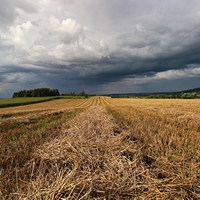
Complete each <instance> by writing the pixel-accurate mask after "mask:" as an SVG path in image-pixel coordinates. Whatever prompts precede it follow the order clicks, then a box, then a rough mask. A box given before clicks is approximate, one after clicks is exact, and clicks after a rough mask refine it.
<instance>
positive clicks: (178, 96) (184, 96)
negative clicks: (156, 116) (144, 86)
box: [146, 92, 199, 99]
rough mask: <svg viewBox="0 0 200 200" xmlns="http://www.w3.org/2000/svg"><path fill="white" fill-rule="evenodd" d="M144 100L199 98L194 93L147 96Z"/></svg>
mask: <svg viewBox="0 0 200 200" xmlns="http://www.w3.org/2000/svg"><path fill="white" fill-rule="evenodd" d="M146 98H148V99H196V98H199V95H198V94H197V93H196V92H190V93H176V94H157V95H156V94H154V95H149V96H147V97H146Z"/></svg>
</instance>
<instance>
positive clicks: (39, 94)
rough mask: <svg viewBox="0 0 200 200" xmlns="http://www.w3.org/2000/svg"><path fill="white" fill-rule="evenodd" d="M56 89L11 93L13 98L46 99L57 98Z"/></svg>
mask: <svg viewBox="0 0 200 200" xmlns="http://www.w3.org/2000/svg"><path fill="white" fill-rule="evenodd" d="M59 95H60V92H59V91H58V89H52V90H51V89H49V88H36V89H33V90H21V91H19V92H14V93H13V98H16V97H46V96H59Z"/></svg>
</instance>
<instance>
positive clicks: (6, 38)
mask: <svg viewBox="0 0 200 200" xmlns="http://www.w3.org/2000/svg"><path fill="white" fill-rule="evenodd" d="M2 9H3V10H2ZM1 11H2V12H1ZM4 11H6V12H4ZM0 23H1V24H3V25H2V27H3V26H4V27H7V29H5V30H4V31H2V30H3V29H2V27H1V30H0V35H1V38H0V59H1V64H0V68H1V71H0V76H1V79H0V82H2V81H4V85H6V83H7V88H11V86H10V85H9V84H12V83H13V84H14V83H16V86H15V87H17V85H18V87H19V88H20V87H23V86H24V87H25V82H27V83H30V85H31V86H34V85H35V86H40V85H41V86H42V85H45V86H48V85H50V86H52V87H53V86H54V88H58V89H59V88H62V90H64V89H65V85H66V84H69V85H71V86H70V89H69V88H68V89H69V90H73V89H74V90H75V89H76V90H79V89H80V85H81V82H82V81H83V80H84V81H85V83H86V86H87V88H88V89H89V90H91V91H94V90H95V89H94V88H96V89H98V91H103V88H104V89H105V90H106V91H107V92H108V91H109V90H110V91H111V90H112V89H113V90H114V89H116V88H118V89H119V90H121V91H130V90H131V88H132V89H133V85H135V86H134V87H135V89H136V90H141V91H144V90H145V87H146V88H147V89H148V85H149V89H151V90H153V86H154V87H155V90H156V84H155V82H156V83H158V82H160V83H162V84H160V85H162V87H163V88H167V86H166V84H167V83H168V81H172V82H175V81H176V80H177V81H178V80H179V81H180V82H181V83H183V82H184V78H185V80H190V81H192V80H193V79H192V77H193V78H194V77H195V80H196V79H197V77H199V73H197V71H198V68H199V64H200V53H199V52H200V39H199V35H200V28H199V27H200V2H199V1H197V0H194V1H192V2H190V3H188V1H186V0H177V1H172V0H169V1H165V2H161V1H158V0H150V1H144V0H142V1H136V0H133V1H128V0H125V1H121V0H110V1H105V0H103V1H93V0H84V1H79V0H74V1H71V0H66V1H64V0H59V1H53V0H45V1H44V0H41V1H40V2H39V3H34V2H33V3H31V4H30V2H28V1H22V0H16V1H13V0H8V1H4V0H3V6H2V7H1V8H0ZM195 64H196V66H197V67H196V68H195V69H196V71H195V70H193V72H191V69H193V68H194V65H195ZM170 70H172V72H173V70H175V72H176V73H177V74H176V73H175V74H176V75H177V76H174V77H173V78H172V76H171V74H170V73H171V71H170ZM195 72H196V73H197V74H196V76H194V74H195ZM162 73H163V74H162ZM179 73H180V74H179ZM26 74H27V77H30V75H31V74H32V75H33V74H34V75H33V77H36V76H35V75H36V74H37V77H38V79H36V80H37V81H36V82H34V81H32V82H29V80H28V79H26V78H24V77H25V76H26ZM178 74H179V75H178ZM158 76H160V77H158ZM5 77H6V78H5ZM3 78H4V79H3ZM40 79H41V81H40ZM139 79H140V80H141V81H139ZM30 80H31V78H30ZM37 82H38V83H39V84H37ZM192 82H193V83H194V84H193V85H195V84H198V81H192ZM170 84H171V83H170ZM119 85H120V87H119ZM183 85H185V87H186V86H187V83H185V84H183ZM190 85H191V86H192V84H190ZM123 86H124V88H125V89H124V88H123ZM143 86H144V87H143ZM150 86H151V87H150ZM2 87H3V86H2V84H0V91H2ZM26 87H27V86H26ZM197 87H198V85H197ZM22 89H23V88H22ZM157 89H158V88H157ZM10 91H12V89H10ZM63 92H64V91H63ZM88 92H89V91H88ZM119 92H120V91H119ZM130 92H131V91H130Z"/></svg>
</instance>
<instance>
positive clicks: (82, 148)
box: [0, 97, 200, 200]
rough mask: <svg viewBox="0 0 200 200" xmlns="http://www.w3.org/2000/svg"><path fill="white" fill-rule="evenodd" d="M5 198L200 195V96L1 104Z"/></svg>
mask: <svg viewBox="0 0 200 200" xmlns="http://www.w3.org/2000/svg"><path fill="white" fill-rule="evenodd" d="M0 199H102V200H103V199H200V100H198V99H197V100H178V99H174V100H172V99H171V100H166V99H164V100H158V99H156V100H153V99H149V100H148V99H115V98H114V99H112V98H109V97H93V98H89V99H60V100H54V101H50V102H44V103H38V104H32V105H26V106H18V107H10V108H1V109H0Z"/></svg>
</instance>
